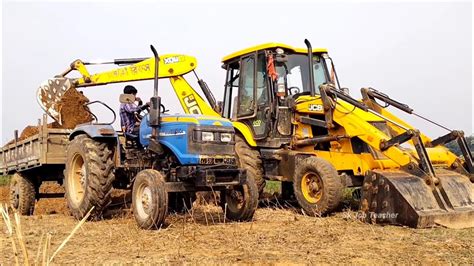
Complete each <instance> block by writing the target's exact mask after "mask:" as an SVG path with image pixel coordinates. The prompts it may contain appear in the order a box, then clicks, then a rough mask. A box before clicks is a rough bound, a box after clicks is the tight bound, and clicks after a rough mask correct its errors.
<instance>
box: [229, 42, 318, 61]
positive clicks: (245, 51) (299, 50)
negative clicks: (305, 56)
mask: <svg viewBox="0 0 474 266" xmlns="http://www.w3.org/2000/svg"><path fill="white" fill-rule="evenodd" d="M278 47H280V48H283V49H286V50H291V51H294V52H296V53H307V52H308V49H306V48H296V47H293V46H290V45H287V44H284V43H276V42H269V43H264V44H260V45H256V46H252V47H249V48H245V49H243V50H240V51H237V52H235V53H232V54H229V55H227V56H225V57H224V58H222V62H223V63H224V62H226V61H228V60H230V59H233V58H236V57H239V56H241V55H245V54H248V53H251V52H255V51H259V50H265V49H272V48H275V49H276V48H278ZM313 53H327V49H326V48H313Z"/></svg>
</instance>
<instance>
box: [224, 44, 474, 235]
mask: <svg viewBox="0 0 474 266" xmlns="http://www.w3.org/2000/svg"><path fill="white" fill-rule="evenodd" d="M305 43H306V45H307V48H306V49H300V48H294V47H291V46H288V45H285V44H280V43H269V44H263V45H258V46H255V47H250V48H247V49H244V50H241V51H238V52H236V53H233V54H231V55H229V56H226V57H224V59H223V68H224V69H225V70H226V71H227V77H226V83H225V93H224V99H223V104H222V106H221V110H222V112H221V114H222V116H223V117H226V118H230V119H231V120H232V121H233V123H234V127H235V128H236V130H237V132H238V135H237V137H236V141H237V143H236V152H237V155H238V157H239V158H240V163H241V165H244V166H245V167H246V168H247V173H248V174H253V175H255V176H254V178H255V179H256V180H260V184H261V183H262V181H263V179H266V180H278V181H282V186H283V189H284V190H286V192H289V193H284V194H294V196H295V197H296V199H297V201H298V203H299V205H300V206H301V208H302V209H303V210H304V212H306V213H308V214H313V215H320V214H325V213H329V212H331V211H333V210H335V209H336V208H337V206H338V205H339V202H340V201H341V193H342V192H341V191H342V188H343V187H344V186H345V187H362V198H361V206H360V208H361V210H362V212H361V215H362V218H364V219H365V220H367V221H375V222H382V223H387V222H388V223H396V224H405V225H409V226H412V227H429V226H433V225H435V224H441V225H445V226H451V227H473V226H474V185H473V182H474V179H473V173H474V171H473V162H472V154H471V152H470V150H469V147H468V144H467V143H466V139H465V138H464V136H463V133H462V132H460V131H451V130H449V129H448V130H449V131H450V132H449V133H448V134H447V135H445V136H443V137H440V138H438V139H436V140H431V139H430V138H428V137H427V136H425V135H424V134H422V133H420V132H419V131H418V130H417V129H415V128H413V127H412V126H410V125H409V124H407V123H406V122H404V121H402V120H401V119H399V118H398V117H396V116H395V115H393V114H392V113H390V112H389V111H388V110H387V109H386V107H388V106H393V107H396V108H398V109H401V110H402V111H405V112H407V113H410V114H414V115H417V114H416V113H414V112H413V110H412V109H411V108H410V107H408V106H407V105H405V104H402V103H400V102H397V101H395V100H393V99H391V98H390V97H388V96H387V95H385V94H382V93H380V92H378V91H376V90H373V89H362V94H363V100H362V101H358V100H356V99H354V98H352V97H351V96H349V94H348V90H347V89H343V88H341V87H340V85H339V80H338V78H337V75H336V72H335V68H334V64H333V62H332V60H331V58H330V57H329V55H328V53H327V50H326V49H312V48H311V44H310V43H309V41H307V40H305ZM377 100H378V101H379V102H382V103H381V104H379V103H378V102H377ZM417 116H419V115H417ZM419 117H421V116H419ZM421 118H423V119H426V118H424V117H421ZM428 121H429V120H428ZM430 122H431V121H430ZM239 133H240V135H239ZM239 136H240V137H239ZM455 139H456V140H457V141H458V143H459V144H460V147H461V150H462V151H463V155H464V158H463V159H461V158H458V157H457V156H456V155H455V154H453V153H451V152H450V151H449V150H448V149H447V148H446V147H444V146H443V144H445V143H447V142H449V141H452V140H455ZM284 192H285V191H284Z"/></svg>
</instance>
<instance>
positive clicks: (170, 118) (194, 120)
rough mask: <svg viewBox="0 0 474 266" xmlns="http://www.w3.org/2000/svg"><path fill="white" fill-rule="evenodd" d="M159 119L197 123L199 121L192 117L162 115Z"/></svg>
mask: <svg viewBox="0 0 474 266" xmlns="http://www.w3.org/2000/svg"><path fill="white" fill-rule="evenodd" d="M161 121H162V122H186V123H193V124H199V121H198V120H197V119H196V118H194V117H179V116H162V117H161Z"/></svg>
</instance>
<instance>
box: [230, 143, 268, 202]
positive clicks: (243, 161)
mask: <svg viewBox="0 0 474 266" xmlns="http://www.w3.org/2000/svg"><path fill="white" fill-rule="evenodd" d="M235 153H236V155H237V159H238V160H237V162H238V165H239V167H241V168H243V169H245V170H247V176H248V177H251V178H252V179H253V180H254V182H255V183H256V185H257V189H258V193H259V195H260V196H261V195H262V193H263V189H264V188H265V179H263V169H262V160H261V159H260V153H259V152H258V151H257V150H254V149H252V148H251V147H250V146H249V145H248V144H247V142H246V141H245V139H244V138H243V137H242V136H240V135H235Z"/></svg>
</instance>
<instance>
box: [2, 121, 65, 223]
mask: <svg viewBox="0 0 474 266" xmlns="http://www.w3.org/2000/svg"><path fill="white" fill-rule="evenodd" d="M71 132H72V130H70V129H60V128H50V127H48V119H47V115H43V118H42V119H38V133H37V134H35V135H33V136H30V137H28V138H26V139H24V140H20V139H19V136H18V130H15V132H14V140H13V141H12V142H10V143H8V144H7V145H5V146H3V147H2V148H1V149H0V175H11V176H12V178H11V181H10V204H11V205H12V207H13V208H14V209H16V210H18V211H19V213H20V214H22V215H32V214H33V211H34V207H35V202H36V200H39V199H40V198H43V197H63V196H64V195H63V194H62V193H55V194H40V193H39V188H40V186H41V184H42V183H43V182H44V181H56V182H58V183H59V184H61V185H62V183H63V180H64V175H63V172H64V169H65V164H66V150H67V145H68V144H69V134H70V133H71Z"/></svg>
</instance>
